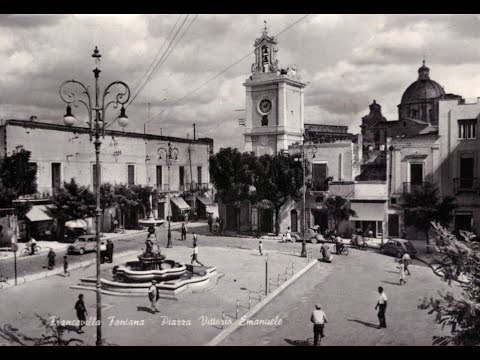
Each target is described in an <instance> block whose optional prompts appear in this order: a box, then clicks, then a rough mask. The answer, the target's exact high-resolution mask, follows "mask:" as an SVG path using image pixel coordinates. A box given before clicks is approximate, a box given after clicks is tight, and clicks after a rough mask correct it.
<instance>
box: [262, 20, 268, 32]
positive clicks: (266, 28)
mask: <svg viewBox="0 0 480 360" xmlns="http://www.w3.org/2000/svg"><path fill="white" fill-rule="evenodd" d="M263 22H264V23H265V26H264V27H263V32H264V33H267V32H268V26H267V20H263Z"/></svg>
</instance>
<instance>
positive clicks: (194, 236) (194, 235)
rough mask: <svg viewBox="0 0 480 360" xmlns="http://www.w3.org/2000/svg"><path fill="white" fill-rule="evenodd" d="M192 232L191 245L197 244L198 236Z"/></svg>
mask: <svg viewBox="0 0 480 360" xmlns="http://www.w3.org/2000/svg"><path fill="white" fill-rule="evenodd" d="M192 234H193V246H197V240H198V236H197V234H195V233H192Z"/></svg>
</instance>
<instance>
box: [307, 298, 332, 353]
mask: <svg viewBox="0 0 480 360" xmlns="http://www.w3.org/2000/svg"><path fill="white" fill-rule="evenodd" d="M315 308H316V310H313V312H312V316H311V317H310V321H311V322H312V323H313V346H317V343H318V338H319V336H320V343H321V342H322V338H323V337H325V335H324V334H323V328H324V326H325V323H327V322H328V319H327V317H326V316H325V312H324V311H323V310H322V305H320V304H317V305H315Z"/></svg>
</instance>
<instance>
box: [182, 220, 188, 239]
mask: <svg viewBox="0 0 480 360" xmlns="http://www.w3.org/2000/svg"><path fill="white" fill-rule="evenodd" d="M183 240H187V227H186V226H185V223H182V241H183Z"/></svg>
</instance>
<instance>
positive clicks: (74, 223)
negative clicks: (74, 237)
mask: <svg viewBox="0 0 480 360" xmlns="http://www.w3.org/2000/svg"><path fill="white" fill-rule="evenodd" d="M65 227H68V228H74V229H86V228H87V227H88V224H87V222H86V221H85V220H82V219H77V220H70V221H67V222H66V223H65Z"/></svg>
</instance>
